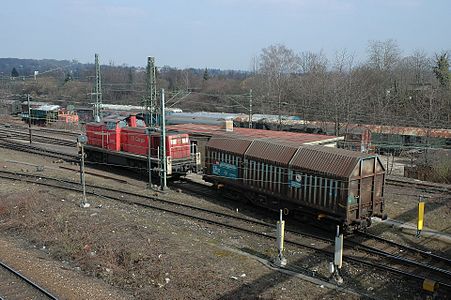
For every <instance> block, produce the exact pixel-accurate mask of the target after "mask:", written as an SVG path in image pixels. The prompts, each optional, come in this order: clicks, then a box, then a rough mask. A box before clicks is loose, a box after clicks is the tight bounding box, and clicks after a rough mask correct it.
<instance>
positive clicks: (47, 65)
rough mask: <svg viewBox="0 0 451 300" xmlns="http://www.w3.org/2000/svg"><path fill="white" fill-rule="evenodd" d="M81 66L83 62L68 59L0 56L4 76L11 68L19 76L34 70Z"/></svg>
mask: <svg viewBox="0 0 451 300" xmlns="http://www.w3.org/2000/svg"><path fill="white" fill-rule="evenodd" d="M81 66H83V64H80V63H79V62H77V61H69V60H56V59H39V60H37V59H21V58H0V73H3V75H6V76H7V75H10V74H11V71H12V69H13V68H16V70H17V72H19V76H32V75H33V74H34V71H39V73H43V72H46V71H49V70H53V69H57V68H66V69H67V68H69V69H72V70H76V69H79V68H80V67H81Z"/></svg>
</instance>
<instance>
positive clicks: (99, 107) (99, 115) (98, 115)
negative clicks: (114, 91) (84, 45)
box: [94, 53, 102, 122]
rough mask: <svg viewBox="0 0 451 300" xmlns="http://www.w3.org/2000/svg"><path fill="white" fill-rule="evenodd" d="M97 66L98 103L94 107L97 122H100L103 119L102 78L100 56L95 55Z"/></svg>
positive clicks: (96, 92) (96, 90)
mask: <svg viewBox="0 0 451 300" xmlns="http://www.w3.org/2000/svg"><path fill="white" fill-rule="evenodd" d="M95 66H96V88H95V93H94V94H95V95H96V103H95V105H94V115H95V120H96V122H100V120H101V119H102V112H101V110H102V78H101V75H100V64H99V55H98V54H97V53H96V54H95Z"/></svg>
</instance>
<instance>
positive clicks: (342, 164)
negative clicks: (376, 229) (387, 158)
mask: <svg viewBox="0 0 451 300" xmlns="http://www.w3.org/2000/svg"><path fill="white" fill-rule="evenodd" d="M384 179H385V170H384V168H383V166H382V163H381V161H380V160H379V158H378V157H377V156H373V155H366V154H362V153H359V152H354V151H348V150H343V149H335V148H325V147H320V146H303V147H300V148H299V150H298V151H297V152H296V154H295V155H294V156H293V159H292V161H291V162H290V179H289V194H288V198H289V201H293V202H296V203H299V204H301V205H303V206H309V207H312V208H313V209H316V210H318V211H319V212H321V213H322V215H319V216H322V217H326V218H331V219H335V220H337V221H338V222H340V223H343V224H346V225H352V224H355V225H362V226H367V225H369V222H370V217H372V216H379V217H382V216H383V212H384V200H383V187H384Z"/></svg>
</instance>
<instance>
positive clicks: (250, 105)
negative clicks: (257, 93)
mask: <svg viewBox="0 0 451 300" xmlns="http://www.w3.org/2000/svg"><path fill="white" fill-rule="evenodd" d="M249 128H252V89H250V90H249Z"/></svg>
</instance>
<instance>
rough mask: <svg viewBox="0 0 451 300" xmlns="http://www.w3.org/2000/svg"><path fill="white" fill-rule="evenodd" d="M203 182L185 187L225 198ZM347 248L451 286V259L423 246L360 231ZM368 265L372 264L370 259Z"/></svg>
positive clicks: (391, 268) (325, 239)
mask: <svg viewBox="0 0 451 300" xmlns="http://www.w3.org/2000/svg"><path fill="white" fill-rule="evenodd" d="M201 185H202V184H200V183H194V187H192V188H187V187H186V186H185V189H188V190H189V191H191V192H193V193H195V194H198V195H202V196H206V197H218V196H219V197H224V196H223V195H222V194H221V195H220V194H219V193H215V191H212V190H211V189H208V190H206V189H205V187H199V186H201ZM272 226H274V225H272ZM286 233H290V234H293V235H300V236H304V237H308V238H311V239H315V240H317V241H320V242H324V243H325V244H324V247H327V246H331V245H332V244H333V242H334V238H333V237H330V236H324V235H323V236H321V235H318V233H315V234H312V233H307V232H305V231H299V230H297V229H293V228H288V229H286ZM344 247H345V249H344V250H345V251H344V255H345V256H347V258H348V259H351V260H352V259H354V258H356V259H357V261H359V260H360V261H361V260H366V259H369V261H374V263H375V264H380V263H379V262H378V260H385V261H388V262H389V263H386V264H385V265H379V266H380V267H381V268H383V269H385V270H389V271H392V272H395V273H398V274H402V275H407V276H409V277H412V278H416V279H418V280H423V281H424V279H433V280H434V281H437V282H441V283H445V287H446V288H448V289H449V288H451V285H450V284H448V282H450V280H451V271H450V270H451V259H450V258H447V257H443V256H440V255H437V254H434V253H432V252H427V251H424V250H421V249H416V248H414V247H410V246H406V245H402V244H398V243H395V242H393V241H389V240H387V239H384V238H381V237H378V236H375V235H372V234H369V233H364V232H357V233H356V234H354V235H351V236H347V238H346V239H345V243H344ZM355 250H357V251H359V253H353V254H348V255H347V253H350V252H352V251H355ZM362 254H363V255H362ZM376 259H377V260H376ZM369 264H372V263H371V262H369ZM373 266H374V264H373ZM419 274H422V275H419Z"/></svg>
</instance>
